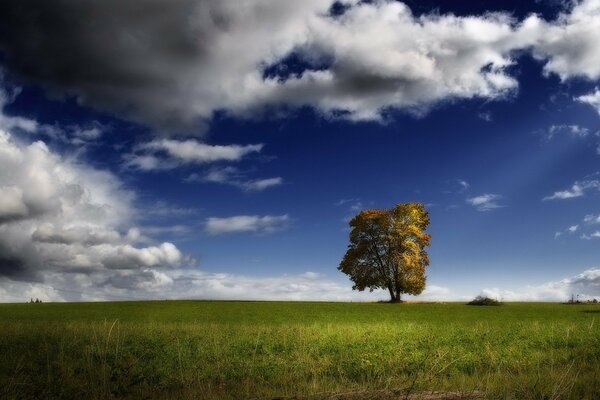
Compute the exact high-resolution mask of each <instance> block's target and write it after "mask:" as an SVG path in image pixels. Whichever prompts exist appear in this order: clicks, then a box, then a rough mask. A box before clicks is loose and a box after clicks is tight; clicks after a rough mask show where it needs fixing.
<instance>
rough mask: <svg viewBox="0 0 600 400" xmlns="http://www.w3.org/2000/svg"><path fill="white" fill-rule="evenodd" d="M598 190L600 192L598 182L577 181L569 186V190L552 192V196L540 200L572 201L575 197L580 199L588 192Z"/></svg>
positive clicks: (594, 180) (593, 180) (599, 182)
mask: <svg viewBox="0 0 600 400" xmlns="http://www.w3.org/2000/svg"><path fill="white" fill-rule="evenodd" d="M593 189H598V190H600V181H598V180H596V179H592V180H585V181H577V182H575V183H574V184H573V186H571V188H570V189H567V190H561V191H558V192H554V194H552V195H550V196H546V197H544V198H543V199H542V200H543V201H547V200H566V199H574V198H577V197H582V196H584V195H585V193H586V192H587V191H589V190H593Z"/></svg>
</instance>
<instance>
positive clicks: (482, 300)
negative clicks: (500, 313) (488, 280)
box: [467, 296, 502, 306]
mask: <svg viewBox="0 0 600 400" xmlns="http://www.w3.org/2000/svg"><path fill="white" fill-rule="evenodd" d="M467 305H469V306H500V305H502V303H501V302H499V301H498V300H496V299H491V298H489V297H485V296H477V297H475V299H473V300H471V301H470V302H468V303H467Z"/></svg>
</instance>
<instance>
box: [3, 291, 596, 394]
mask: <svg viewBox="0 0 600 400" xmlns="http://www.w3.org/2000/svg"><path fill="white" fill-rule="evenodd" d="M599 325H600V306H595V305H563V304H550V303H509V304H506V305H504V306H500V307H475V306H466V305H464V304H459V303H448V304H385V303H308V302H307V303H301V302H211V301H154V302H114V303H70V304H67V303H65V304H60V303H53V304H50V303H49V304H2V305H0V356H1V357H0V359H1V360H2V362H1V363H0V390H1V391H0V398H7V399H12V398H24V399H29V398H40V399H42V398H43V399H46V398H52V399H54V398H69V399H71V398H72V399H110V398H173V399H179V398H190V399H191V398H194V399H221V398H223V399H241V398H261V399H262V398H268V399H271V398H288V397H289V398H294V397H299V398H311V399H312V398H317V399H321V398H335V399H366V398H377V399H384V398H386V399H387V398H401V399H404V398H419V397H413V396H416V395H418V396H420V397H423V396H425V395H426V394H428V393H431V392H437V393H438V395H436V396H440V395H439V393H445V394H446V397H449V396H450V395H451V394H454V395H457V396H462V397H464V398H470V397H477V398H490V399H491V398H494V399H495V398H502V399H504V398H506V399H512V398H514V399H592V398H595V399H598V398H600V326H599ZM434 397H435V396H434ZM435 398H438V397H435ZM442 398H445V397H444V396H442Z"/></svg>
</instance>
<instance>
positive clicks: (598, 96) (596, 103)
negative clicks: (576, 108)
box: [575, 88, 600, 114]
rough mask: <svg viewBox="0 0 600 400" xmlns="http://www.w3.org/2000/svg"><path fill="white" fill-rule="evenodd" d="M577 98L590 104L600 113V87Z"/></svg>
mask: <svg viewBox="0 0 600 400" xmlns="http://www.w3.org/2000/svg"><path fill="white" fill-rule="evenodd" d="M575 100H577V101H579V102H580V103H585V104H589V105H590V106H592V107H594V109H595V110H596V111H597V112H598V114H600V89H598V88H596V90H594V91H593V92H592V93H589V94H586V95H583V96H579V97H576V98H575Z"/></svg>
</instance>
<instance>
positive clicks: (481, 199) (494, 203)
mask: <svg viewBox="0 0 600 400" xmlns="http://www.w3.org/2000/svg"><path fill="white" fill-rule="evenodd" d="M501 198H502V196H500V195H498V194H492V193H486V194H482V195H479V196H475V197H471V198H469V199H467V203H469V204H470V205H472V206H473V207H475V208H476V209H477V211H491V210H494V209H496V208H500V207H504V206H502V205H500V204H498V200H500V199H501Z"/></svg>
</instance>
